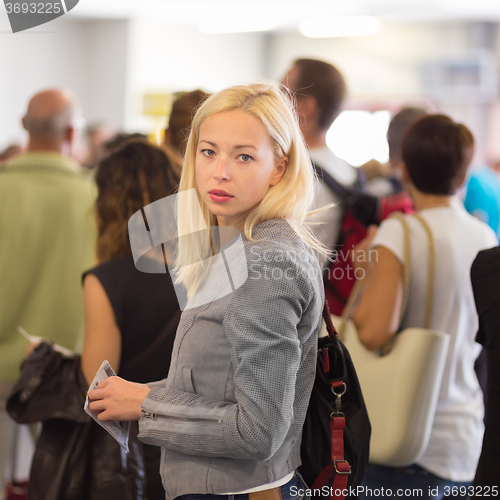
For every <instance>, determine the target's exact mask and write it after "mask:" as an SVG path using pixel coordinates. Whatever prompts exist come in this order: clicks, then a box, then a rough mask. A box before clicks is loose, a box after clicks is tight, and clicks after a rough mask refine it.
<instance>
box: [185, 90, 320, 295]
mask: <svg viewBox="0 0 500 500" xmlns="http://www.w3.org/2000/svg"><path fill="white" fill-rule="evenodd" d="M236 109H239V110H242V111H244V112H246V113H249V114H251V115H253V116H255V117H256V118H258V119H259V120H260V121H261V122H262V123H263V125H264V127H265V128H266V130H267V132H268V134H269V137H270V139H271V144H272V145H273V148H274V155H275V158H276V161H277V162H278V161H279V160H281V159H282V158H284V157H288V164H287V166H286V169H285V172H284V174H283V177H282V178H281V180H280V182H278V183H277V184H276V185H274V186H271V187H270V188H269V190H268V192H267V193H266V195H265V196H264V198H263V200H262V201H261V203H260V204H259V205H258V206H257V207H256V208H255V209H254V210H253V211H252V212H251V213H250V214H249V215H248V217H247V219H246V222H245V226H244V232H245V236H246V237H247V238H248V239H250V240H252V239H253V238H252V230H253V227H254V226H255V225H256V224H258V223H260V222H263V221H266V220H269V219H286V220H287V221H288V222H289V224H290V225H291V226H292V228H293V229H294V230H295V231H296V232H297V234H298V235H299V236H300V237H301V238H302V239H303V240H304V242H305V243H306V244H308V245H309V246H310V247H311V248H314V249H315V250H317V251H319V252H320V253H322V254H327V253H328V252H327V250H326V249H325V247H324V246H323V245H322V244H321V243H320V242H319V241H317V239H316V238H315V237H314V236H313V234H312V233H311V231H310V230H309V229H308V228H307V227H306V226H305V225H304V222H305V220H306V218H307V217H308V216H313V215H315V214H316V213H317V212H318V211H314V212H309V210H310V208H311V205H312V203H313V200H314V175H315V174H314V171H313V168H312V165H311V161H310V159H309V155H308V152H307V149H306V145H305V143H304V139H303V137H302V133H301V132H300V128H299V124H298V120H297V115H296V113H295V111H294V108H293V102H292V99H291V97H290V94H289V93H287V91H286V90H281V89H280V87H278V85H277V84H274V83H265V84H263V83H254V84H250V85H240V86H235V87H230V88H228V89H225V90H222V91H220V92H218V93H217V94H214V95H212V96H211V97H209V98H208V99H207V100H206V101H205V102H204V103H203V104H202V105H201V107H200V108H199V109H198V111H197V113H196V115H195V116H194V118H193V122H192V125H191V133H190V135H189V139H188V142H187V146H186V155H185V157H184V166H183V170H182V177H181V181H180V185H179V191H180V192H182V191H187V190H190V189H195V190H196V193H197V198H198V201H199V203H200V207H201V211H199V210H193V206H192V204H190V201H189V200H190V199H191V198H190V197H182V196H180V197H179V202H178V206H177V222H178V231H179V235H186V236H183V237H182V238H180V239H179V254H178V257H177V261H176V272H177V282H182V283H183V284H184V285H185V286H186V287H187V290H188V297H190V296H192V295H193V293H194V292H195V291H196V289H197V287H198V285H199V284H200V282H201V281H202V279H203V274H204V273H203V272H201V273H200V271H201V270H202V269H200V266H199V265H198V266H193V265H191V264H195V263H199V262H200V261H202V260H203V259H207V258H208V257H210V256H211V255H212V242H211V237H210V226H217V218H216V216H215V215H213V214H212V213H211V212H210V210H209V209H208V207H207V206H206V205H205V203H204V202H203V201H202V198H201V196H200V194H199V192H198V189H197V184H196V175H195V160H196V153H197V148H198V141H199V135H200V126H201V124H202V123H203V121H204V120H205V119H206V118H208V117H209V116H211V115H214V114H216V113H222V112H225V111H232V110H236ZM200 219H201V220H200ZM207 226H208V228H207V231H206V232H203V231H199V228H200V227H207ZM201 268H204V266H203V264H201Z"/></svg>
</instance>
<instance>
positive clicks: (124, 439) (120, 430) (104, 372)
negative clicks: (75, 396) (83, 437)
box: [83, 360, 130, 453]
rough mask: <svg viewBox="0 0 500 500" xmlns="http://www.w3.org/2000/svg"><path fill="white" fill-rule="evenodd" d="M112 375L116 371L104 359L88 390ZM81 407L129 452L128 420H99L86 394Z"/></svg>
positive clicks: (95, 387)
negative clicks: (90, 406)
mask: <svg viewBox="0 0 500 500" xmlns="http://www.w3.org/2000/svg"><path fill="white" fill-rule="evenodd" d="M114 375H116V373H115V372H114V371H113V368H111V365H110V364H109V363H108V361H106V360H104V361H103V362H102V365H101V367H100V368H99V370H97V373H96V375H95V377H94V380H92V383H91V384H90V387H89V391H90V390H91V389H97V384H98V383H99V382H102V381H103V380H106V379H107V378H108V377H112V376H114ZM83 408H84V410H85V412H86V413H88V414H89V415H90V416H91V417H92V418H93V419H94V420H95V421H96V422H97V423H98V424H99V425H100V426H101V427H103V428H104V429H106V430H107V431H108V432H109V433H110V434H111V435H112V436H113V437H114V438H115V439H116V440H117V441H118V442H119V443H120V446H121V447H122V448H123V449H124V450H125V451H126V452H127V453H128V452H129V449H128V437H129V434H130V421H127V422H122V421H118V420H113V421H111V422H101V421H100V420H99V419H98V418H97V413H94V412H93V411H92V410H91V409H90V408H89V397H88V396H87V398H86V400H85V405H84V407H83Z"/></svg>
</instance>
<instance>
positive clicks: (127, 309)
mask: <svg viewBox="0 0 500 500" xmlns="http://www.w3.org/2000/svg"><path fill="white" fill-rule="evenodd" d="M95 180H96V183H97V188H98V197H97V201H96V205H95V211H96V218H97V227H98V239H97V249H96V253H97V259H98V262H99V265H98V266H96V267H94V268H93V269H91V270H89V271H87V272H86V273H85V274H84V281H83V290H84V306H85V339H84V345H83V351H82V370H83V373H84V375H85V378H86V379H87V382H88V383H89V384H90V383H91V381H92V379H93V377H94V376H95V374H96V372H97V370H98V369H99V367H100V365H101V363H102V362H103V361H104V360H105V359H107V360H108V361H109V363H110V364H111V366H112V368H113V369H114V371H115V372H116V373H117V374H118V375H120V376H121V377H124V378H127V379H128V380H132V381H134V382H141V383H145V382H147V381H149V380H156V379H162V378H164V377H166V376H167V373H168V369H169V363H170V354H171V352H172V344H173V340H174V336H175V331H176V328H177V324H178V322H179V318H180V309H179V305H178V302H177V298H176V295H175V291H174V288H173V285H172V282H171V278H170V274H169V273H168V272H164V273H162V274H150V273H144V272H141V271H139V270H138V269H137V268H136V266H135V263H134V259H133V256H132V251H131V246H130V242H129V235H128V222H129V219H130V217H132V215H133V214H134V213H136V212H137V211H140V210H141V209H143V207H145V206H146V205H149V204H150V203H153V202H154V201H156V200H159V199H161V198H164V197H166V196H169V195H171V194H174V193H175V192H176V190H177V184H178V181H179V179H178V177H177V175H176V173H175V171H174V170H173V168H172V166H171V162H170V161H169V158H168V157H167V155H166V153H165V152H164V151H163V150H162V149H160V148H159V147H157V146H154V145H153V144H150V143H148V142H147V141H145V140H131V141H127V142H125V143H124V144H123V145H121V146H120V147H119V148H118V149H116V150H114V151H113V152H112V153H111V154H110V155H109V156H107V157H106V158H105V159H103V160H102V161H101V163H100V164H99V166H98V168H97V173H96V177H95ZM164 271H165V270H164ZM152 346H153V347H154V348H152ZM117 446H118V445H117ZM144 458H145V469H146V479H147V495H146V496H147V498H148V499H149V500H156V499H164V498H165V492H164V490H163V486H162V484H161V480H160V475H159V472H158V471H159V467H160V449H159V448H158V447H155V446H148V445H144Z"/></svg>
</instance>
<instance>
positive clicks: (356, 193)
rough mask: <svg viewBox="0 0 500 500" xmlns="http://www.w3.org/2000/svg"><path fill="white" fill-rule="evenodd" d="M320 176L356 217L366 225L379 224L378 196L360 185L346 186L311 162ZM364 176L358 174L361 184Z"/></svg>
mask: <svg viewBox="0 0 500 500" xmlns="http://www.w3.org/2000/svg"><path fill="white" fill-rule="evenodd" d="M311 163H312V166H313V168H314V170H315V172H316V174H317V175H318V177H319V178H320V179H321V180H322V181H323V182H324V183H325V184H326V186H327V187H328V188H330V189H331V190H332V192H333V193H334V194H336V195H337V196H338V197H339V198H340V200H341V201H342V202H343V204H344V207H350V208H351V210H352V213H353V215H354V217H355V218H356V219H357V220H358V221H360V222H361V223H362V224H364V225H365V226H369V225H371V224H379V220H378V217H377V214H378V198H377V197H376V196H373V195H371V194H368V193H364V192H363V191H362V189H361V187H359V185H354V186H352V187H351V186H349V187H346V186H344V185H342V184H340V182H338V181H336V180H335V179H334V178H333V177H332V176H331V175H330V174H329V173H328V172H326V171H325V170H324V169H322V168H321V167H320V166H319V165H317V164H315V163H314V162H311ZM360 182H362V177H361V176H359V175H358V182H357V183H356V184H359V183H360Z"/></svg>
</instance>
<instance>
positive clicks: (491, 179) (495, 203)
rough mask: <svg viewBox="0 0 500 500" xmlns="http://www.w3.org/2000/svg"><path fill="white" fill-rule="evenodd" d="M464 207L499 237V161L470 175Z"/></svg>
mask: <svg viewBox="0 0 500 500" xmlns="http://www.w3.org/2000/svg"><path fill="white" fill-rule="evenodd" d="M464 206H465V209H466V210H467V212H469V213H470V214H472V215H474V216H475V217H477V218H478V219H479V220H482V221H483V222H485V223H486V224H488V226H490V227H491V229H493V231H495V233H496V234H497V236H498V237H500V161H496V162H493V163H492V165H491V166H485V167H483V168H481V169H479V170H477V171H475V172H472V173H471V175H470V177H469V181H468V183H467V190H466V194H465V200H464Z"/></svg>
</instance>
